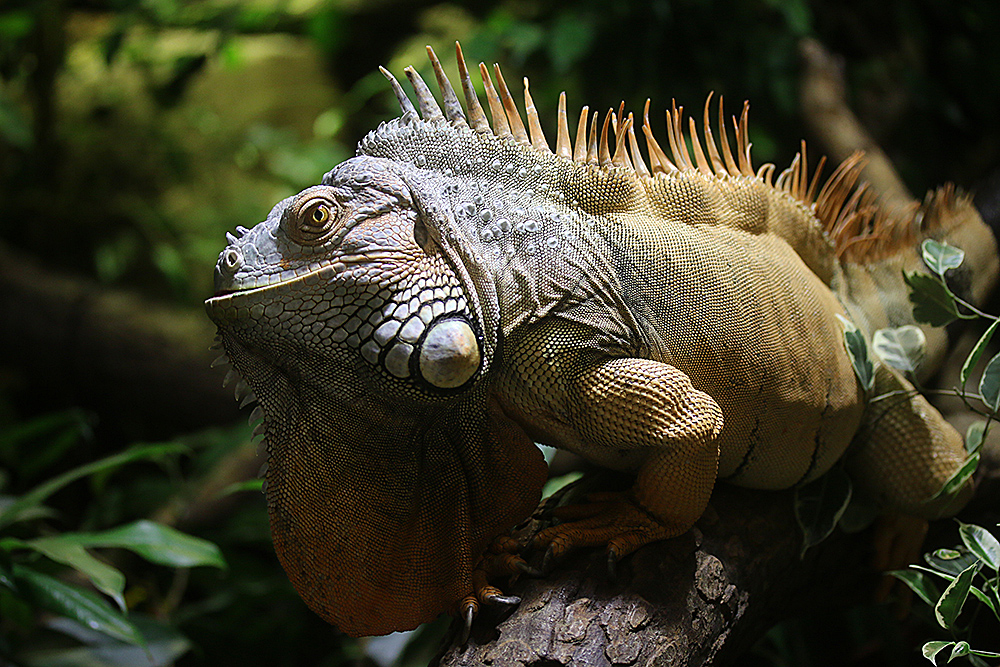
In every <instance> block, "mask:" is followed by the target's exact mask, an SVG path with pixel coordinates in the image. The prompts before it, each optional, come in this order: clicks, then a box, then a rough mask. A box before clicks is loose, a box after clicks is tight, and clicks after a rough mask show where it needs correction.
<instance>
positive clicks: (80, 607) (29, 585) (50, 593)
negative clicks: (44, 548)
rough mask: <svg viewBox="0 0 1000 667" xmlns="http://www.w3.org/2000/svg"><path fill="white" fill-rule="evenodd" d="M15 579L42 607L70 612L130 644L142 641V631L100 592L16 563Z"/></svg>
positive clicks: (105, 632)
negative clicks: (94, 591)
mask: <svg viewBox="0 0 1000 667" xmlns="http://www.w3.org/2000/svg"><path fill="white" fill-rule="evenodd" d="M13 575H14V579H15V582H16V583H17V586H18V588H19V589H21V590H24V591H27V592H28V594H29V596H30V597H31V599H32V600H33V601H34V602H35V604H37V605H38V606H39V607H41V608H42V609H45V610H47V611H50V612H52V613H54V614H58V615H60V616H66V617H68V618H71V619H73V620H75V621H79V622H80V623H82V624H83V625H85V626H87V627H88V628H91V629H92V630H97V631H99V632H103V633H104V634H106V635H108V636H110V637H114V638H116V639H120V640H122V641H124V642H128V643H129V644H142V643H143V639H142V635H141V634H140V633H139V631H138V630H137V629H136V628H135V626H134V625H132V623H130V622H129V620H128V619H126V618H125V617H124V616H123V615H122V614H121V613H119V612H117V611H115V610H114V609H113V608H112V607H111V606H110V605H108V603H107V602H105V601H104V599H103V598H101V597H100V596H98V595H97V594H96V593H92V592H90V591H88V590H84V589H81V588H77V587H75V586H70V585H69V584H65V583H63V582H61V581H59V580H58V579H56V578H54V577H50V576H48V575H47V574H42V573H41V572H36V571H34V570H32V569H30V568H27V567H24V566H21V565H15V566H14V568H13Z"/></svg>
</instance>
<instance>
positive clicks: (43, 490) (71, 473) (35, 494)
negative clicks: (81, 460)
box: [0, 443, 187, 528]
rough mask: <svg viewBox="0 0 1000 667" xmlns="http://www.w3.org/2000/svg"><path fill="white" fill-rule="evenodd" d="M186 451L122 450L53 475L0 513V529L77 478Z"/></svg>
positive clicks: (169, 447) (176, 447)
mask: <svg viewBox="0 0 1000 667" xmlns="http://www.w3.org/2000/svg"><path fill="white" fill-rule="evenodd" d="M186 450H187V447H186V446H184V445H181V444H174V443H166V444H158V445H136V446H134V447H130V448H129V449H126V450H125V451H124V452H120V453H118V454H113V455H111V456H108V457H106V458H103V459H100V460H98V461H92V462H90V463H85V464H84V465H82V466H79V467H77V468H73V469H72V470H67V471H66V472H64V473H63V474H61V475H57V476H56V477H53V478H52V479H50V480H48V481H46V482H44V483H43V484H39V485H38V486H36V487H35V488H34V489H32V490H31V491H29V492H28V493H26V494H24V495H23V496H21V497H20V498H18V499H17V500H16V501H15V502H13V503H11V504H10V505H8V506H7V507H6V508H5V509H4V510H3V512H2V513H0V528H3V527H4V526H7V525H9V524H11V523H14V522H15V521H19V520H21V519H22V518H23V513H24V512H25V511H27V510H31V509H32V508H34V507H36V506H38V505H40V504H41V503H42V502H43V501H44V500H45V499H46V498H48V497H49V496H51V495H52V494H53V493H55V492H56V491H58V490H59V489H61V488H63V487H64V486H66V485H67V484H69V483H71V482H74V481H76V480H78V479H80V478H81V477H86V476H87V475H93V474H94V473H96V472H101V471H104V470H110V469H112V468H117V467H119V466H122V465H125V464H126V463H131V462H132V461H140V460H145V459H152V458H157V457H162V456H167V455H173V454H179V453H181V452H184V451H186Z"/></svg>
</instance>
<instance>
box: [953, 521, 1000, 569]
mask: <svg viewBox="0 0 1000 667" xmlns="http://www.w3.org/2000/svg"><path fill="white" fill-rule="evenodd" d="M958 534H959V535H960V536H961V537H962V543H963V544H965V546H966V548H968V550H969V551H971V552H972V553H974V554H975V555H976V556H978V557H979V560H981V561H983V563H985V564H986V567H988V568H990V569H991V570H994V571H995V570H997V569H1000V542H998V541H997V538H995V537H994V536H993V535H992V534H991V533H990V532H989V531H988V530H986V529H985V528H982V527H980V526H977V525H975V524H971V523H962V522H961V521H959V522H958Z"/></svg>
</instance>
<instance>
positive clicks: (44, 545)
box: [24, 533, 126, 611]
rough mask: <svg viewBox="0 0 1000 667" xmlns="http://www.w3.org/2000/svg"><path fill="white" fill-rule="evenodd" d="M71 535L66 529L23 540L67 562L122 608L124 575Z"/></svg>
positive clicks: (45, 553) (40, 550)
mask: <svg viewBox="0 0 1000 667" xmlns="http://www.w3.org/2000/svg"><path fill="white" fill-rule="evenodd" d="M72 535H73V534H72V533H65V534H63V535H56V536H53V537H40V538H38V539H35V540H28V541H26V542H24V545H25V546H26V547H28V548H31V549H34V550H35V551H37V552H39V553H42V554H44V555H46V556H48V557H49V558H51V559H52V560H54V561H56V562H57V563H62V564H63V565H69V566H70V567H72V568H73V569H75V570H77V571H78V572H80V573H82V574H83V575H85V576H86V577H87V578H88V579H90V581H91V583H92V584H94V587H95V588H97V590H99V591H101V592H102V593H104V594H105V595H107V596H109V597H110V598H111V599H112V600H114V601H115V604H117V605H118V608H119V609H121V610H122V611H125V610H126V608H125V597H124V592H125V575H124V574H122V573H121V571H119V570H118V569H116V568H114V567H112V566H110V565H108V564H107V563H102V562H101V561H99V560H97V559H96V558H94V557H93V556H92V555H91V554H90V553H88V552H87V550H86V549H84V548H83V547H82V546H80V545H79V544H74V543H73V541H72V540H71V539H68V538H70V537H72Z"/></svg>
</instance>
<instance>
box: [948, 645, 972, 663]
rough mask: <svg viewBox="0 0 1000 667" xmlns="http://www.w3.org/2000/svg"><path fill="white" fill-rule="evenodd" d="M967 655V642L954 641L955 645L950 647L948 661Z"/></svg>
mask: <svg viewBox="0 0 1000 667" xmlns="http://www.w3.org/2000/svg"><path fill="white" fill-rule="evenodd" d="M967 655H969V642H955V646H953V647H952V649H951V655H950V656H948V662H951V661H952V660H954V659H955V658H961V657H963V656H967Z"/></svg>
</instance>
